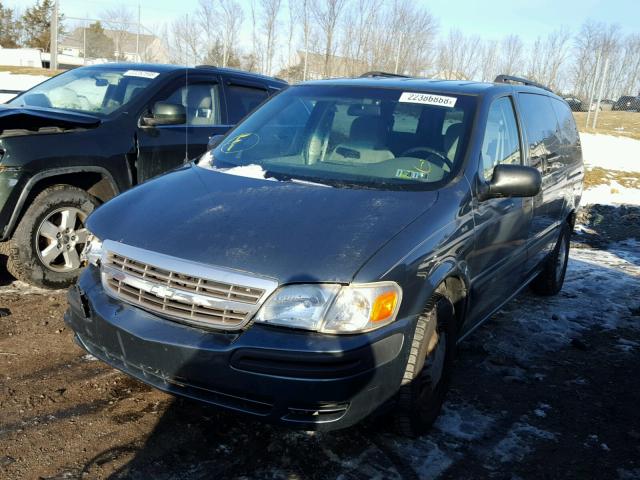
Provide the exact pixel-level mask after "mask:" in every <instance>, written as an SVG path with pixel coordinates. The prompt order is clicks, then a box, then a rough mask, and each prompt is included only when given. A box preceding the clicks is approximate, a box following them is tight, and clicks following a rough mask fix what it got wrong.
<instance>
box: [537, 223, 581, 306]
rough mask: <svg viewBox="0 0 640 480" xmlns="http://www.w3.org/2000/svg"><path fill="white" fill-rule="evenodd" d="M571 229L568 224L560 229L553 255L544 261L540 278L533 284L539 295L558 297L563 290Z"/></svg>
mask: <svg viewBox="0 0 640 480" xmlns="http://www.w3.org/2000/svg"><path fill="white" fill-rule="evenodd" d="M570 239H571V229H570V228H569V224H568V223H566V222H565V223H564V224H563V225H562V227H561V228H560V236H559V237H558V242H557V243H556V246H555V247H554V249H553V251H552V252H551V255H549V257H548V258H547V259H546V260H545V261H544V267H543V268H542V271H541V272H540V273H539V274H538V276H537V277H536V278H535V279H534V280H533V282H531V288H532V290H533V291H534V292H535V293H537V294H538V295H544V296H549V295H556V294H557V293H558V292H560V290H562V285H563V284H564V277H565V274H566V272H567V264H568V262H569V243H570Z"/></svg>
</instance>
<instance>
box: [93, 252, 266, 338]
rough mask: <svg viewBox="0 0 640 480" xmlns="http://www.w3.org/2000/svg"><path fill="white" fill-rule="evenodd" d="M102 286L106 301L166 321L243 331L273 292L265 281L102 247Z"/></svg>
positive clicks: (144, 253)
mask: <svg viewBox="0 0 640 480" xmlns="http://www.w3.org/2000/svg"><path fill="white" fill-rule="evenodd" d="M103 248H104V252H103V257H102V264H101V275H102V284H103V286H104V288H105V291H106V292H107V293H108V294H109V295H110V296H112V297H115V298H118V299H120V300H122V301H125V302H127V303H130V304H132V305H135V306H137V307H140V308H143V309H145V310H148V311H151V312H154V313H158V314H160V315H161V316H163V317H167V318H171V319H174V320H178V321H181V322H183V323H189V324H193V325H197V326H202V327H209V328H218V329H224V330H234V329H240V328H242V327H243V326H245V325H246V324H247V323H248V322H249V321H250V320H251V317H252V316H253V314H255V312H256V311H257V310H258V308H259V306H260V304H261V302H262V301H264V299H266V297H267V296H268V295H269V294H271V293H272V292H273V291H274V290H275V288H276V287H277V282H275V281H274V280H270V279H264V278H260V277H253V276H249V275H246V274H243V273H240V272H236V271H233V270H228V269H220V268H217V267H211V266H208V265H202V264H196V263H193V262H188V261H185V260H182V259H179V258H175V257H170V256H167V255H162V254H158V253H154V252H150V251H148V250H143V249H139V248H136V247H131V246H129V245H123V244H121V243H118V242H112V241H108V240H107V241H105V242H104V243H103Z"/></svg>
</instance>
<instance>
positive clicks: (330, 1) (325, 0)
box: [311, 0, 347, 78]
mask: <svg viewBox="0 0 640 480" xmlns="http://www.w3.org/2000/svg"><path fill="white" fill-rule="evenodd" d="M346 3H347V0H316V1H315V2H313V3H312V4H311V12H312V14H313V18H314V19H315V21H316V22H317V24H318V26H319V28H320V30H321V31H322V35H323V37H324V76H325V78H328V77H331V75H332V59H333V57H334V56H335V54H336V43H337V42H336V27H337V26H338V20H339V19H340V15H341V14H342V11H343V9H344V6H345V5H346Z"/></svg>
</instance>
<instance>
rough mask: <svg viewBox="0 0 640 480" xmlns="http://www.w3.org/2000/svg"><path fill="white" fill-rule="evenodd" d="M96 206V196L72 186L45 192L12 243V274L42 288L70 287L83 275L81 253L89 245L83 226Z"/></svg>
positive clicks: (10, 245)
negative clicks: (79, 275)
mask: <svg viewBox="0 0 640 480" xmlns="http://www.w3.org/2000/svg"><path fill="white" fill-rule="evenodd" d="M97 205H98V201H97V200H96V199H95V198H94V197H92V196H91V195H89V194H88V193H87V192H85V191H84V190H81V189H79V188H76V187H72V186H69V185H56V186H53V187H50V188H47V189H45V190H43V191H42V192H41V193H40V194H39V195H38V196H37V197H36V198H35V199H34V200H33V202H32V203H31V205H30V206H29V208H28V209H27V211H26V212H25V214H24V216H23V217H22V220H21V221H20V224H19V225H18V227H17V228H16V231H15V233H14V235H13V238H12V239H11V241H10V244H9V261H8V263H7V270H9V273H11V274H12V275H13V276H14V277H16V278H17V279H18V280H22V281H24V282H27V283H30V284H32V285H36V286H39V287H45V288H64V287H67V286H69V285H71V284H72V283H73V282H74V281H75V280H76V278H77V277H78V274H79V273H80V254H81V253H82V250H83V249H84V246H85V244H86V242H87V236H88V231H87V229H86V228H85V226H84V223H85V221H86V219H87V216H89V214H90V213H91V212H93V210H94V209H95V207H96V206H97Z"/></svg>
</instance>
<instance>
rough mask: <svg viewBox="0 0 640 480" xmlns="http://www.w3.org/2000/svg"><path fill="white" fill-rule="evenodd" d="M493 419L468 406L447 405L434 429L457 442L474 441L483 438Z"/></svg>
mask: <svg viewBox="0 0 640 480" xmlns="http://www.w3.org/2000/svg"><path fill="white" fill-rule="evenodd" d="M494 421H495V418H494V417H492V416H489V415H486V414H484V413H482V412H481V411H479V410H477V409H476V408H474V407H472V406H470V405H449V404H447V405H446V406H445V407H444V408H443V410H442V412H441V413H440V415H439V416H438V418H437V420H436V423H435V428H437V429H438V430H440V431H441V432H443V433H446V434H448V435H451V436H452V437H455V438H457V439H459V440H475V439H477V438H480V437H482V436H484V435H485V434H486V433H487V432H488V431H489V429H490V428H491V426H492V425H493V423H494Z"/></svg>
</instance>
